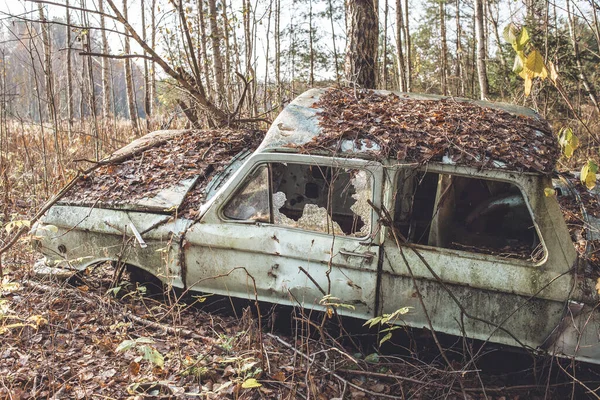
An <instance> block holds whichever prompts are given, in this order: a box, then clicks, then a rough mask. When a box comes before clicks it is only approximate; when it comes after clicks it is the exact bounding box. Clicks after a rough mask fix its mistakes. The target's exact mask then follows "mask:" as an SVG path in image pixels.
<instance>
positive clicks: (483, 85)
mask: <svg viewBox="0 0 600 400" xmlns="http://www.w3.org/2000/svg"><path fill="white" fill-rule="evenodd" d="M484 36H485V35H484V28H483V2H482V0H475V38H476V40H477V77H478V80H479V97H480V98H481V99H482V100H485V99H487V98H488V94H489V93H488V92H489V87H488V79H487V71H486V58H487V55H486V52H485V37H484Z"/></svg>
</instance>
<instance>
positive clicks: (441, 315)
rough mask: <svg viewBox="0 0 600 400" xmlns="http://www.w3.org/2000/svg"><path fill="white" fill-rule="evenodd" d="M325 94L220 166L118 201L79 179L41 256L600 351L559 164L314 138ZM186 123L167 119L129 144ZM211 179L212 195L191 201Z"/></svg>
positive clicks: (540, 344) (487, 335)
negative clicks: (556, 185) (393, 152)
mask: <svg viewBox="0 0 600 400" xmlns="http://www.w3.org/2000/svg"><path fill="white" fill-rule="evenodd" d="M324 93H325V90H324V89H313V90H310V91H308V92H306V93H304V94H302V95H301V96H299V97H298V98H297V99H296V100H294V101H293V102H292V103H291V104H289V105H288V106H287V107H286V108H285V109H284V110H283V111H282V112H281V114H280V115H279V116H278V117H277V119H276V120H275V121H274V123H273V124H272V126H271V128H270V129H269V131H268V132H267V134H266V136H265V138H264V140H263V141H262V143H260V145H259V146H258V148H257V149H256V150H255V151H253V152H252V151H248V149H246V150H245V151H241V152H239V153H237V155H236V156H235V157H233V158H230V159H228V160H227V163H226V164H224V165H223V166H221V167H219V168H216V169H214V168H213V170H214V171H211V174H212V175H210V174H209V175H207V174H205V173H203V172H202V171H200V172H198V173H195V175H194V176H192V177H188V178H186V179H182V180H176V179H173V180H172V181H170V182H169V185H167V186H164V187H160V188H159V190H155V191H154V192H153V195H152V196H144V197H139V196H137V197H136V196H123V197H120V198H118V199H112V200H111V201H105V200H104V199H102V198H97V197H94V196H93V191H94V190H99V189H98V187H94V186H93V185H91V186H90V185H88V186H87V188H86V187H85V186H82V187H80V188H79V189H77V190H80V191H87V192H88V193H90V194H91V197H90V198H85V196H84V197H82V196H80V195H78V194H77V193H75V195H73V196H71V197H69V194H67V196H66V200H61V201H60V202H59V203H58V204H56V205H54V206H53V207H52V208H50V209H49V211H48V212H47V213H46V215H45V217H44V218H43V220H42V221H41V223H39V224H38V225H37V226H36V227H35V235H36V237H37V240H36V243H37V248H38V249H39V250H40V251H41V252H42V253H43V254H44V255H45V259H44V260H43V264H44V265H52V266H55V267H61V268H68V269H74V270H83V269H85V268H87V267H89V266H92V265H96V264H98V263H101V262H104V261H119V262H123V263H126V264H129V265H132V266H135V267H138V268H141V269H143V270H145V271H148V272H150V273H151V274H153V275H154V276H156V277H158V278H159V279H160V280H161V281H163V282H164V283H166V284H168V285H171V286H173V287H177V288H185V289H192V290H198V291H202V292H209V293H216V294H221V295H225V296H234V297H240V298H247V299H254V298H255V297H257V298H258V299H259V300H261V301H266V302H272V303H279V304H287V305H292V306H303V307H307V308H314V309H321V310H322V309H324V308H327V307H329V305H328V303H326V302H324V301H323V299H324V298H329V299H331V297H328V296H333V297H335V298H336V299H337V300H335V301H336V302H337V303H339V304H344V305H347V307H343V308H340V310H339V311H340V313H342V314H344V315H350V316H353V317H357V318H362V319H369V318H373V317H375V316H378V315H382V314H390V313H393V312H394V311H395V310H397V309H400V308H402V307H410V311H409V312H408V313H407V314H405V315H402V318H401V320H400V321H399V322H400V323H403V324H406V325H408V326H411V327H417V328H428V329H431V328H433V329H435V330H436V331H440V332H445V333H448V334H453V335H457V336H462V335H465V336H467V337H470V338H475V339H480V340H484V341H489V342H493V343H500V344H504V345H510V346H517V347H524V348H528V349H535V350H538V351H539V350H541V351H548V352H549V353H550V354H554V355H559V356H565V357H574V358H575V359H578V360H583V361H587V362H592V363H600V342H599V327H600V324H599V323H600V321H598V311H597V310H596V308H597V304H598V294H597V293H596V290H595V289H594V285H595V281H594V280H593V279H591V278H589V277H587V276H586V274H584V273H583V270H584V269H585V267H583V266H582V263H581V261H580V258H579V256H578V254H577V252H576V251H575V248H574V246H573V242H572V239H571V236H570V234H569V231H568V229H567V226H566V224H565V221H564V218H563V215H562V213H561V210H560V208H559V204H558V202H557V198H556V196H547V195H545V189H546V188H548V187H552V177H551V176H550V175H549V174H545V173H540V172H532V171H524V170H520V171H516V170H515V169H513V168H510V167H509V166H508V167H507V165H506V164H505V163H503V162H501V161H498V160H494V159H493V155H494V154H493V153H492V154H491V155H490V159H489V160H488V161H489V162H487V163H486V165H485V166H481V165H473V163H471V164H469V163H462V164H461V163H460V162H455V161H453V160H452V159H451V158H449V157H448V156H447V154H440V155H439V156H440V158H439V159H438V160H437V161H434V160H429V161H427V162H418V163H415V162H407V161H403V160H400V159H398V158H394V157H384V158H382V157H374V156H373V154H375V153H377V152H379V151H380V150H381V147H383V145H382V144H381V143H378V142H377V141H375V140H363V139H358V138H357V139H356V140H347V139H345V140H341V141H339V142H338V143H337V145H336V148H335V149H334V150H331V149H327V151H319V149H318V146H313V147H312V150H311V151H308V150H307V145H308V144H310V143H313V144H314V141H315V140H316V138H318V137H319V135H322V134H323V128H322V127H321V125H320V121H321V118H322V117H321V114H320V112H321V110H320V108H319V107H317V106H316V104H317V101H318V100H319V99H320V98H321V97H322V96H323V94H324ZM378 93H379V94H380V95H382V96H388V95H392V94H391V93H389V92H378ZM399 96H401V97H402V98H401V99H400V100H401V101H404V100H405V101H413V100H415V99H417V100H419V99H421V100H423V99H424V100H427V101H433V102H435V101H441V98H439V97H435V96H424V97H423V96H419V95H412V94H410V95H406V94H399ZM469 104H476V105H477V106H478V107H479V106H481V107H486V109H487V108H490V109H500V110H502V112H508V113H510V114H511V115H518V116H519V118H527V119H539V117H538V116H537V114H535V113H534V112H533V111H532V110H530V109H526V108H520V107H516V106H508V105H497V104H492V103H486V102H474V103H469ZM179 134H181V132H175V133H174V132H157V133H153V134H152V135H151V136H150V138H148V137H145V138H143V139H142V140H141V141H136V142H134V143H133V144H132V145H130V146H129V147H128V149H125V150H122V151H121V154H124V152H126V151H127V150H129V151H131V149H140V148H148V147H150V146H146V147H144V146H142V145H147V144H148V143H149V142H151V141H152V140H156V143H159V142H160V143H165V141H164V140H163V141H162V142H161V141H160V139H161V138H165V137H167V141H168V140H170V138H173V137H177V135H179ZM536 135H538V136H539V135H541V133H539V132H537V133H536ZM160 143H159V144H158V145H157V146H160ZM211 143H212V144H211V145H214V143H215V142H214V141H213V142H211ZM206 148H208V147H206ZM207 151H208V150H207ZM142 154H143V153H142ZM136 157H138V158H137V159H136V160H138V161H136V162H139V163H142V162H143V160H142V158H143V156H140V155H139V154H137V155H136ZM475 158H476V157H475ZM473 159H474V158H473V157H472V158H471V160H472V161H473ZM140 160H142V161H140ZM480 161H482V160H480ZM105 173H109V172H106V171H105ZM121 179H127V178H126V177H121ZM166 180H167V181H168V179H166ZM200 181H202V182H204V183H203V184H202V185H203V186H202V196H201V198H200V200H198V202H196V203H194V204H192V205H191V206H189V207H188V211H189V210H190V209H191V210H192V212H191V213H190V212H187V213H186V212H183V211H182V209H181V207H182V205H183V204H185V201H186V200H185V199H186V196H188V197H189V196H190V193H192V192H193V190H194V187H196V185H198V182H200ZM94 188H95V189H94ZM72 190H76V189H72ZM103 190H105V191H108V192H110V188H108V190H106V188H103ZM48 227H55V228H53V229H48Z"/></svg>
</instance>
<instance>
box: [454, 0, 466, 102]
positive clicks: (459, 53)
mask: <svg viewBox="0 0 600 400" xmlns="http://www.w3.org/2000/svg"><path fill="white" fill-rule="evenodd" d="M455 15H456V77H457V79H458V84H457V85H456V95H457V96H464V95H465V77H464V68H463V64H462V63H463V60H464V57H463V55H464V54H463V48H462V27H461V25H460V0H456V14H455Z"/></svg>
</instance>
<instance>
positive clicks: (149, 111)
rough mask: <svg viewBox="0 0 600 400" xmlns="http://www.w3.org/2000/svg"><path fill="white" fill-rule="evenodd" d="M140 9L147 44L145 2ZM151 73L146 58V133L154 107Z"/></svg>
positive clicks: (145, 54) (142, 2)
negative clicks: (151, 103) (151, 92)
mask: <svg viewBox="0 0 600 400" xmlns="http://www.w3.org/2000/svg"><path fill="white" fill-rule="evenodd" d="M140 8H141V11H142V40H143V41H144V42H146V41H147V40H146V39H147V38H146V7H145V4H144V0H140ZM147 55H148V54H147V53H146V50H144V56H147ZM151 90H152V89H151V83H150V71H149V70H148V59H147V58H146V57H144V114H145V117H146V118H145V119H146V131H150V117H151V115H152V106H151V105H150V99H151V97H150V91H151Z"/></svg>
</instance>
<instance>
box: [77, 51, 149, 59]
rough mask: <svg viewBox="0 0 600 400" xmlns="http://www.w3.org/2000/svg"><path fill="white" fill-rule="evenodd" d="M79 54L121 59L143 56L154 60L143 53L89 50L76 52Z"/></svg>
mask: <svg viewBox="0 0 600 400" xmlns="http://www.w3.org/2000/svg"><path fill="white" fill-rule="evenodd" d="M77 54H79V55H80V56H91V57H102V58H116V59H123V58H145V59H147V60H150V61H154V59H153V58H152V57H150V56H147V55H144V54H104V53H91V52H89V51H82V52H79V53H77Z"/></svg>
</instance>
